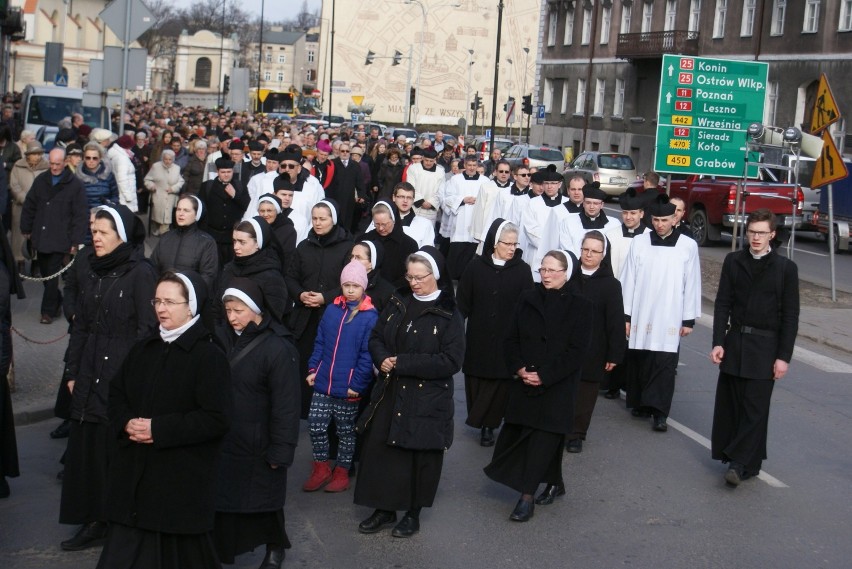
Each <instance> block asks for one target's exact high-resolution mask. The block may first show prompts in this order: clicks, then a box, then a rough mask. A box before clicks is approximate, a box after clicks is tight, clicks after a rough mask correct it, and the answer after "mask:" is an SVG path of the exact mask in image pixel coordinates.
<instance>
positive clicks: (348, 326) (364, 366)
mask: <svg viewBox="0 0 852 569" xmlns="http://www.w3.org/2000/svg"><path fill="white" fill-rule="evenodd" d="M355 305H356V303H354V302H346V300H345V299H344V298H343V297H342V296H338V297H337V298H336V299H334V304H332V305H331V306H329V307H328V308H327V309H326V311H325V312H324V313H323V315H322V320H320V325H319V328H318V329H317V339H316V341H315V342H314V353H313V354H312V355H311V359H310V360H309V361H308V369H309V370H310V371H311V372H312V373H316V374H317V375H316V379H315V382H314V391H317V392H318V393H322V394H324V395H330V396H332V397H340V398H348V397H349V395H348V392H347V389H351V390H352V391H355V392H356V393H358V394H359V395H363V394H364V392H365V391H366V390H367V387H368V386H369V384H370V380H371V379H372V377H373V361H372V359H371V358H370V350H369V340H370V333H371V332H372V331H373V326H375V324H376V320H378V319H379V313H378V311H377V310H376V309H375V307H374V306H373V303H372V301H371V300H370V297H369V296H366V295H365V296H364V298H363V299H362V300H361V304H360V306H359V307H358V314H356V315H355V318H353V319H352V321H351V322H347V321H348V320H349V317H350V316H351V315H352V309H353V308H354V307H355Z"/></svg>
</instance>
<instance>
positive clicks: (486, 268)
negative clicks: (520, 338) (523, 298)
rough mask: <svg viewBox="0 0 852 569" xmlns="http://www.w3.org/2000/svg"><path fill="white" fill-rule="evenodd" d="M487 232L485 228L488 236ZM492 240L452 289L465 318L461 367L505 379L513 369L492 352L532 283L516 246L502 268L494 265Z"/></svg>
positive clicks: (498, 347)
mask: <svg viewBox="0 0 852 569" xmlns="http://www.w3.org/2000/svg"><path fill="white" fill-rule="evenodd" d="M495 223H496V222H495ZM495 232H496V229H495ZM491 235H492V232H491V231H489V233H488V237H491ZM493 243H494V240H493V238H492V239H491V240H490V246H489V245H488V244H489V239H487V238H486V241H485V245H484V247H483V252H482V256H479V257H475V258H474V259H473V260H472V261H471V262H470V263H468V265H467V267H465V270H464V273H462V277H461V280H459V287H458V290H457V291H456V301H457V302H458V303H459V310H461V313H462V315H463V316H464V317H465V318H467V350H466V351H465V354H464V367H463V368H462V370H464V373H465V374H467V375H472V376H475V377H482V378H488V379H509V378H511V377H512V376H513V375H514V374H515V371H517V368H515V369H509V368H508V367H507V366H506V362H505V360H504V359H503V358H500V357H495V354H497V353H499V352H500V350H502V347H503V344H504V343H505V341H506V338H507V337H508V336H509V330H510V329H511V325H512V318H513V317H514V313H515V306H516V305H517V303H518V297H519V296H520V295H521V293H522V292H524V291H525V290H529V289H531V288H532V287H533V285H534V284H535V283H534V282H533V278H532V272H531V271H530V266H529V265H528V264H526V263H525V262H524V261H523V258H522V257H523V252H522V251H521V250H520V249H517V250H516V251H515V256H514V257H513V258H512V259H510V260H509V261H507V262H506V264H505V265H503V266H502V267H501V266H499V265H495V264H494V260H493V259H492V257H491V256H492V253H493V251H494V244H493Z"/></svg>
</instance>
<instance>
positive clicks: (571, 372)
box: [485, 250, 593, 522]
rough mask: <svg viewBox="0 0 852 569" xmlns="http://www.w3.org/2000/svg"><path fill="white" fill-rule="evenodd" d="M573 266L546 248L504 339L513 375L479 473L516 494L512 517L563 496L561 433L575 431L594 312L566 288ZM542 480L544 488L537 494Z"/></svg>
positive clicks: (519, 518) (520, 518)
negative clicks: (492, 442)
mask: <svg viewBox="0 0 852 569" xmlns="http://www.w3.org/2000/svg"><path fill="white" fill-rule="evenodd" d="M575 267H576V259H575V258H574V256H573V255H572V254H571V253H567V252H565V251H560V250H552V251H548V252H547V253H546V254H545V255H544V257H543V258H542V260H541V266H540V268H539V269H538V273H539V274H540V275H541V282H540V283H538V284H536V285H535V287H534V288H532V289H530V290H527V291H526V292H524V293H523V294H522V295H521V297H520V298H519V299H518V301H517V306H516V309H515V314H514V318H513V320H512V324H511V325H510V328H509V334H508V338H507V339H506V342H505V343H504V344H503V352H504V354H505V359H506V363H507V365H508V367H509V369H510V370H512V373H514V374H515V379H514V380H513V381H512V383H511V384H510V386H509V404H508V405H507V406H506V416H505V423H504V424H503V428H502V429H500V435H499V436H498V437H497V443H496V445H495V446H494V456H493V458H492V459H491V464H489V465H488V466H486V467H485V474H486V475H487V476H488V477H489V478H491V479H492V480H494V481H496V482H499V483H501V484H504V485H506V486H508V487H509V488H512V489H513V490H515V491H517V492H519V493H520V494H521V496H520V499H519V500H518V503H517V504H516V505H515V509H514V510H513V511H512V513H511V515H510V516H509V519H510V520H512V521H516V522H526V521H529V520H530V518H532V517H533V513H534V511H535V504H539V505H547V504H552V503H553V500H554V499H555V498H556V497H557V496H562V495H564V494H565V483H564V481H563V479H562V453H563V448H564V445H565V435H567V434H568V433H570V432H571V430H572V428H573V414H574V393H575V392H576V388H577V382H578V381H579V380H580V371H581V369H582V366H583V363H584V362H585V359H586V357H587V352H588V349H589V334H588V329H589V323H590V322H592V314H593V313H592V304H591V303H590V302H589V301H588V300H586V299H585V298H584V297H582V296H579V295H577V294H576V293H574V292H573V291H572V290H571V288H570V287H569V286H568V279H569V278H570V276H571V275H572V274H573V271H574V268H575ZM542 482H544V483H546V486H545V488H544V490H543V491H542V493H541V494H539V495H538V497H535V493H536V491H537V490H538V486H539V484H541V483H542ZM533 500H535V503H534V502H533Z"/></svg>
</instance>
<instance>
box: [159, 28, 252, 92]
mask: <svg viewBox="0 0 852 569" xmlns="http://www.w3.org/2000/svg"><path fill="white" fill-rule="evenodd" d="M239 49H240V42H239V39H238V38H237V37H236V34H234V36H233V37H229V38H223V37H222V35H221V34H218V33H216V32H211V31H209V30H199V31H198V32H196V33H194V34H191V35H190V34H189V33H188V32H187V31H186V30H184V31H183V32H181V34H180V36H179V37H178V41H177V50H176V54H175V61H174V81H175V83H177V96H176V99H177V100H178V101H180V102H181V103H182V104H184V105H190V106H194V105H202V106H204V107H209V108H214V107H216V106H218V105H219V104H220V103H221V102H222V101H224V94H223V90H224V86H225V85H224V83H225V76H226V75H228V70H229V69H232V68H233V67H234V66H235V61H236V59H235V58H236V56H237V54H238V53H239Z"/></svg>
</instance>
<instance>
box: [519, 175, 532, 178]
mask: <svg viewBox="0 0 852 569" xmlns="http://www.w3.org/2000/svg"><path fill="white" fill-rule="evenodd" d="M515 176H519V177H521V178H529V177H530V176H532V174H515Z"/></svg>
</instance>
